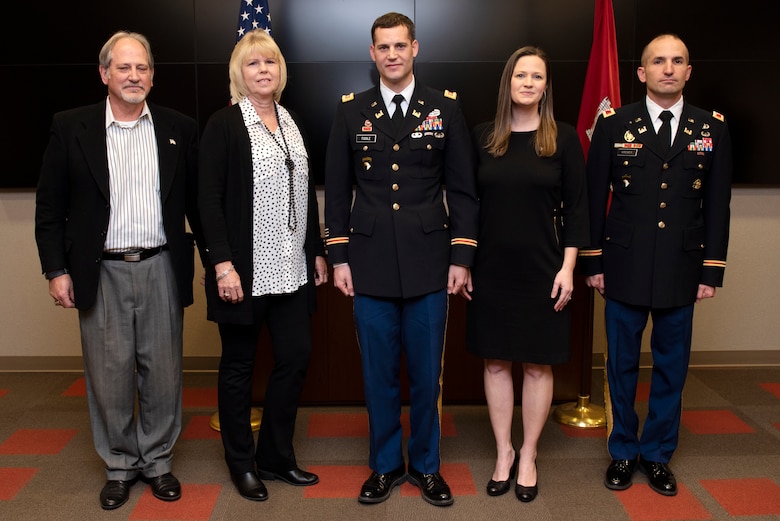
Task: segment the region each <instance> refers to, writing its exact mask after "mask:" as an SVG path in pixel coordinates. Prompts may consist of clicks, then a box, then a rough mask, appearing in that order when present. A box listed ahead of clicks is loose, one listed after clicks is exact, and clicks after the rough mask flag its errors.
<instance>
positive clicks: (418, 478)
mask: <svg viewBox="0 0 780 521" xmlns="http://www.w3.org/2000/svg"><path fill="white" fill-rule="evenodd" d="M409 482H410V483H411V484H413V485H417V486H418V487H420V492H422V497H423V499H424V500H425V501H427V502H428V503H430V504H431V505H436V506H437V507H446V506H449V505H451V504H452V503H453V501H455V499H454V498H453V497H452V492H450V486H449V485H447V482H446V481H444V478H443V477H441V474H439V473H438V472H434V473H433V474H423V473H422V472H417V471H416V470H414V469H413V468H412V467H409Z"/></svg>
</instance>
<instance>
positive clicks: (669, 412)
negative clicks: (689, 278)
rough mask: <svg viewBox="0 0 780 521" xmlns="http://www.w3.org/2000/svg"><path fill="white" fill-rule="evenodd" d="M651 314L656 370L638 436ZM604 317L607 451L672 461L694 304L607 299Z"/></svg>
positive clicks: (618, 455) (620, 455)
mask: <svg viewBox="0 0 780 521" xmlns="http://www.w3.org/2000/svg"><path fill="white" fill-rule="evenodd" d="M648 315H650V316H652V318H653V331H652V336H651V342H650V349H651V353H652V356H653V372H652V379H651V383H650V399H649V402H648V414H647V419H646V420H645V424H644V427H643V428H642V434H641V437H639V436H638V434H637V433H638V429H639V418H638V415H637V413H636V411H635V410H634V400H635V398H636V386H637V378H638V374H639V353H640V349H641V343H642V332H643V331H644V329H645V326H646V325H647V317H648ZM605 319H606V333H607V364H606V372H607V385H608V387H607V401H606V403H607V414H608V420H609V422H608V423H609V425H608V427H609V442H608V445H609V452H610V454H611V456H612V458H613V459H633V458H636V457H637V456H641V457H642V459H644V460H648V461H657V462H661V463H668V462H669V460H670V459H671V457H672V454H673V453H674V450H675V449H676V448H677V437H678V430H679V427H680V414H681V412H682V391H683V386H684V385H685V377H686V375H687V372H688V362H689V360H690V354H691V335H692V330H693V304H690V305H688V306H681V307H675V308H668V309H652V308H649V307H643V306H631V305H627V304H623V303H620V302H618V301H616V300H610V299H607V301H606V307H605Z"/></svg>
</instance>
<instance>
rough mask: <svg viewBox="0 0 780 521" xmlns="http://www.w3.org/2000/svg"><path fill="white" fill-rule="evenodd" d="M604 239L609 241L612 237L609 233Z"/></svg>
mask: <svg viewBox="0 0 780 521" xmlns="http://www.w3.org/2000/svg"><path fill="white" fill-rule="evenodd" d="M604 240H605V241H611V240H612V237H610V236H609V235H607V236H606V237H604Z"/></svg>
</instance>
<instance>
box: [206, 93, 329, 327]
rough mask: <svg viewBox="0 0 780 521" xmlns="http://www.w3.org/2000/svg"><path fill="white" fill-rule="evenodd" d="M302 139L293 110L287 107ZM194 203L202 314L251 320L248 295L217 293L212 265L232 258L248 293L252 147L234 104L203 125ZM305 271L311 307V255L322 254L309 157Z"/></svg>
mask: <svg viewBox="0 0 780 521" xmlns="http://www.w3.org/2000/svg"><path fill="white" fill-rule="evenodd" d="M288 112H289V113H290V115H291V116H292V118H293V120H294V121H295V123H296V125H297V126H298V129H299V131H300V132H301V135H302V136H303V140H304V144H305V145H307V147H306V148H307V150H308V144H307V140H306V134H305V132H304V131H303V127H301V125H300V123H299V122H298V119H297V117H296V115H295V114H293V113H292V112H291V111H290V110H289V109H288ZM309 157H311V156H309ZM199 172H200V181H199V194H200V196H199V206H200V215H201V220H202V222H203V234H204V241H205V242H204V243H205V253H206V256H207V257H208V264H209V266H208V267H207V269H206V303H207V318H208V319H209V320H213V321H215V322H219V323H233V324H251V323H252V322H253V320H254V319H253V314H252V299H251V298H245V299H244V301H243V302H240V303H236V304H232V303H229V302H224V301H223V300H222V299H221V298H219V295H218V293H217V282H216V280H215V276H216V273H215V272H214V265H215V264H218V263H220V262H224V261H228V260H229V261H232V262H233V265H234V266H235V269H236V271H237V272H238V274H239V276H240V277H241V287H242V289H243V290H244V295H247V296H248V295H251V294H252V272H253V260H252V235H253V231H254V230H253V223H252V212H253V196H252V193H253V185H252V182H253V181H252V177H253V170H252V149H251V144H250V141H249V133H248V132H247V130H246V125H244V118H243V117H242V115H241V108H240V106H239V105H238V104H235V105H231V106H229V107H224V108H222V109H220V110H218V111H217V112H215V113H214V114H213V115H212V116H211V117H210V118H209V121H208V123H207V124H206V128H205V129H204V131H203V136H202V138H201V150H200V168H199ZM304 250H305V253H306V268H307V269H306V273H307V276H308V280H309V283H308V284H307V290H308V292H309V311H310V312H313V311H314V309H315V304H316V301H315V297H316V293H315V289H316V288H315V284H314V258H315V256H323V257H324V256H325V246H324V244H323V242H322V239H321V237H320V220H319V210H318V206H317V195H316V193H315V191H314V175H313V174H312V173H311V160H309V204H308V212H307V216H306V240H305V244H304Z"/></svg>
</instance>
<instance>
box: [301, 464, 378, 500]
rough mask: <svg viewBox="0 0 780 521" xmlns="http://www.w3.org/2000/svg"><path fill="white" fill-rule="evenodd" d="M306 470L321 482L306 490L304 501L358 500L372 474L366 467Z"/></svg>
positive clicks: (326, 466)
mask: <svg viewBox="0 0 780 521" xmlns="http://www.w3.org/2000/svg"><path fill="white" fill-rule="evenodd" d="M306 470H308V471H309V472H314V473H315V474H317V475H318V476H319V477H320V482H319V483H317V484H316V485H314V486H311V487H306V488H304V490H303V497H304V499H322V498H355V499H357V497H358V494H359V493H360V487H361V486H363V482H364V481H365V480H366V479H368V476H369V475H370V474H371V469H370V468H368V467H366V466H364V465H311V466H309V468H308V469H306Z"/></svg>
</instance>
